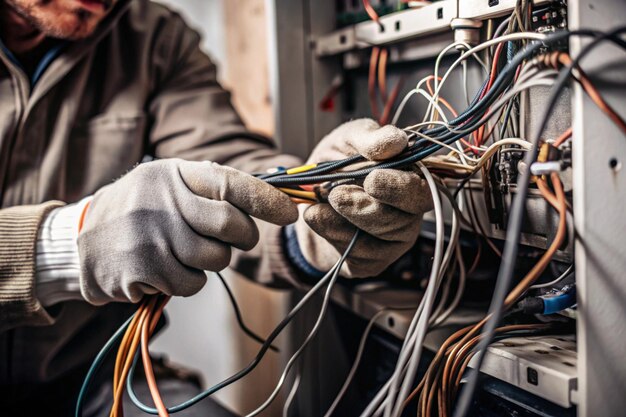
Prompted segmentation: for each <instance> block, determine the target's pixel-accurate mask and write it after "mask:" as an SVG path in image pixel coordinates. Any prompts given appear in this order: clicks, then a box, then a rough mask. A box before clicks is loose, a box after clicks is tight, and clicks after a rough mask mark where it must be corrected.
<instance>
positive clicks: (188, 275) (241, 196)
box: [78, 159, 298, 304]
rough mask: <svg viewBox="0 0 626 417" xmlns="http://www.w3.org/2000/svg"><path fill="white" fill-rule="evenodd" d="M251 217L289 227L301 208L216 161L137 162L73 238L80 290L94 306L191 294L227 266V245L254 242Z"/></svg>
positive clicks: (96, 202) (99, 198)
mask: <svg viewBox="0 0 626 417" xmlns="http://www.w3.org/2000/svg"><path fill="white" fill-rule="evenodd" d="M250 216H254V217H256V218H258V219H261V220H265V221H268V222H271V223H274V224H277V225H286V224H289V223H292V222H294V221H295V220H296V218H297V216H298V211H297V209H296V206H295V205H294V204H293V203H292V202H291V201H290V200H289V198H288V197H287V195H285V194H283V193H282V192H280V191H278V190H276V189H275V188H273V187H272V186H270V185H268V184H266V183H264V182H263V181H261V180H259V179H256V178H254V177H252V176H250V175H248V174H245V173H243V172H240V171H237V170H235V169H232V168H228V167H224V166H221V165H218V164H216V163H213V162H189V161H183V160H180V159H164V160H160V161H155V162H149V163H145V164H141V165H139V166H138V167H136V168H135V169H133V170H132V171H131V172H129V173H128V174H127V175H125V176H124V177H122V178H121V179H120V180H118V181H117V182H115V183H113V184H111V185H108V186H106V187H103V188H102V189H101V190H99V191H98V192H97V193H96V194H95V196H94V198H93V200H92V202H91V205H90V206H89V208H88V209H87V212H86V216H85V220H84V223H83V228H82V230H81V232H80V234H79V236H78V253H79V258H80V266H81V274H80V284H81V293H82V295H83V297H84V298H85V299H86V300H87V301H89V302H90V303H92V304H103V303H106V302H109V301H131V302H137V301H139V300H140V299H141V298H142V296H143V295H144V294H154V293H157V292H162V293H165V294H168V295H179V296H189V295H192V294H194V293H196V292H197V291H199V290H200V289H201V288H202V286H203V285H204V283H205V281H206V276H205V274H204V272H203V271H204V270H209V271H219V270H221V269H223V268H225V267H226V266H228V263H229V261H230V257H231V246H234V247H236V248H239V249H242V250H250V249H252V248H253V247H254V246H255V245H256V243H257V242H258V240H259V231H258V229H257V226H256V225H255V223H254V221H253V220H252V218H251V217H250Z"/></svg>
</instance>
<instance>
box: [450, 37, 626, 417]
mask: <svg viewBox="0 0 626 417" xmlns="http://www.w3.org/2000/svg"><path fill="white" fill-rule="evenodd" d="M624 31H626V27H622V28H618V29H615V30H613V31H611V32H609V33H606V34H605V33H599V32H595V31H588V30H580V31H575V32H568V36H572V35H580V36H599V38H598V39H596V40H594V41H593V42H591V43H590V44H589V45H587V46H586V47H585V48H584V49H583V50H582V51H581V52H580V54H579V55H578V57H577V58H576V59H575V60H574V61H573V62H572V64H573V65H576V63H577V62H579V61H580V59H581V58H582V57H583V56H584V55H586V54H587V53H589V51H591V49H593V48H594V47H595V46H597V45H598V44H599V43H600V42H601V41H602V40H604V39H611V40H613V41H614V42H615V38H616V35H617V34H619V33H622V32H624ZM617 39H619V38H617ZM615 43H617V44H620V42H615ZM622 43H623V42H622ZM570 73H571V68H569V69H564V70H562V71H561V74H559V78H558V82H557V83H555V85H554V87H553V88H552V90H551V95H550V99H549V100H548V101H547V107H546V110H545V111H544V113H543V117H542V120H541V123H540V124H539V125H538V127H537V129H536V130H535V132H533V135H532V136H531V140H530V143H531V144H532V150H529V151H528V152H526V155H525V157H524V163H525V164H526V167H527V169H526V170H524V171H522V172H521V174H520V175H519V176H518V181H517V188H516V196H515V198H514V200H513V203H512V208H511V214H510V217H509V223H508V225H507V234H506V241H505V244H504V250H503V253H502V262H501V264H500V269H499V271H498V278H497V281H496V288H495V290H494V294H493V297H492V299H491V305H490V307H489V314H490V316H491V317H490V318H489V320H488V321H487V323H486V324H485V327H484V329H483V331H482V332H481V340H480V343H479V345H478V347H477V348H476V352H477V355H476V359H475V360H476V363H475V366H474V368H473V369H472V370H470V371H469V373H468V378H467V382H466V383H465V384H464V386H463V388H462V390H461V394H460V397H459V400H458V402H457V406H456V408H455V410H454V417H465V416H466V415H467V413H468V412H469V410H470V406H471V404H472V401H473V398H474V392H475V391H476V387H477V385H478V377H479V374H480V371H479V370H480V368H481V366H482V364H483V361H484V359H485V352H486V351H487V347H488V346H489V344H490V343H491V341H492V340H493V336H494V334H495V329H496V327H497V326H498V324H499V322H500V320H501V319H502V315H503V309H504V300H505V298H506V295H507V292H508V290H509V287H510V286H511V283H512V281H513V275H514V272H515V260H516V259H517V251H518V248H519V241H520V236H521V227H522V222H523V219H524V211H525V210H524V206H525V202H526V195H527V194H528V186H529V180H530V165H531V164H532V163H533V162H534V160H535V157H536V153H537V145H538V143H539V138H540V136H541V134H542V132H543V130H544V129H545V126H546V125H547V122H548V117H549V115H550V114H551V113H552V110H553V108H554V106H555V104H556V98H558V94H559V92H560V90H561V88H562V87H563V86H564V85H565V81H566V80H567V78H568V77H569V75H570Z"/></svg>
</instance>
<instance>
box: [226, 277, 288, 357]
mask: <svg viewBox="0 0 626 417" xmlns="http://www.w3.org/2000/svg"><path fill="white" fill-rule="evenodd" d="M215 274H216V275H217V277H218V278H219V279H220V281H222V285H223V286H224V288H225V289H226V292H227V293H228V298H230V303H231V304H232V306H233V310H234V311H235V317H236V318H237V323H238V324H239V327H240V328H241V330H243V332H244V333H245V334H247V335H248V337H250V338H251V339H253V340H255V341H256V342H258V343H260V344H263V343H265V342H266V340H265V339H263V338H262V337H261V336H259V335H257V334H256V333H254V332H253V331H252V330H250V328H249V327H248V326H246V324H245V323H244V322H243V317H242V316H241V310H240V309H239V304H238V303H237V299H236V298H235V295H234V294H233V292H232V290H231V289H230V286H229V285H228V283H227V282H226V280H225V279H224V277H223V276H222V274H220V273H219V272H215ZM270 350H271V351H274V352H280V350H279V349H278V348H277V347H276V346H274V345H270Z"/></svg>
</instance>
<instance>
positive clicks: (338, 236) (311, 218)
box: [303, 203, 356, 249]
mask: <svg viewBox="0 0 626 417" xmlns="http://www.w3.org/2000/svg"><path fill="white" fill-rule="evenodd" d="M303 217H304V221H305V222H306V224H307V225H308V226H309V227H310V228H311V229H312V230H313V231H314V232H315V233H317V234H318V235H320V236H321V237H323V238H324V239H326V240H328V241H329V242H330V243H332V244H333V246H335V247H337V246H336V244H337V243H340V242H345V246H346V247H347V246H348V242H350V240H351V239H352V236H353V235H354V233H355V232H356V227H355V226H354V225H353V224H351V223H350V222H349V221H348V220H346V219H345V218H343V217H342V216H341V215H340V214H339V213H337V212H336V211H335V210H334V209H333V208H332V207H331V206H330V204H325V203H322V204H315V205H312V206H309V207H308V208H307V209H306V210H305V211H304V215H303ZM344 249H345V248H344Z"/></svg>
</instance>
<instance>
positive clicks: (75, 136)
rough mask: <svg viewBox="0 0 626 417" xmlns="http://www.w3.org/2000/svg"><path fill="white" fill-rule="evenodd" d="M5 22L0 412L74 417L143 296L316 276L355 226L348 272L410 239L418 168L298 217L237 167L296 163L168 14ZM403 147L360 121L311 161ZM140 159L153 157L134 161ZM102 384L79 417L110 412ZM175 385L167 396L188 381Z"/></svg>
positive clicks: (91, 13) (2, 10)
mask: <svg viewBox="0 0 626 417" xmlns="http://www.w3.org/2000/svg"><path fill="white" fill-rule="evenodd" d="M0 19H1V24H0V39H1V40H2V45H1V48H0V199H1V200H0V201H1V203H2V204H1V207H2V209H0V332H1V333H0V406H1V407H2V408H1V410H2V415H7V416H13V415H28V416H34V415H46V416H55V415H70V414H72V408H73V405H74V402H75V398H76V395H77V392H78V388H79V385H80V382H81V381H82V379H83V377H84V375H85V370H86V367H87V366H88V364H89V363H90V361H91V360H92V359H93V357H94V355H95V353H96V352H97V351H98V350H99V348H100V347H101V346H102V345H103V343H104V342H105V341H106V339H107V338H108V337H110V335H111V334H112V333H113V331H114V329H116V328H117V327H118V326H119V325H120V324H121V323H122V322H123V321H124V320H125V319H126V318H127V317H128V316H129V314H130V313H131V311H132V310H133V309H134V306H133V305H132V304H131V303H130V302H137V301H139V300H140V299H141V298H142V297H143V295H144V294H154V293H158V292H163V293H166V294H170V295H175V296H189V295H192V294H194V293H195V292H197V291H198V290H200V288H201V287H202V286H203V284H204V283H205V281H206V275H205V273H204V271H205V270H210V271H218V270H220V269H223V268H224V267H226V266H228V265H229V264H230V266H231V267H233V268H235V269H236V270H238V271H239V272H241V273H243V274H245V275H246V276H248V277H250V278H251V279H256V280H258V281H261V282H270V281H275V280H283V281H291V282H294V283H296V282H298V278H299V277H305V278H307V279H309V280H314V279H316V278H318V277H319V276H320V274H322V273H323V272H324V271H325V270H327V269H328V268H330V266H331V265H332V264H333V263H334V262H335V261H336V260H337V258H338V257H339V253H340V252H341V251H343V249H344V248H345V247H346V246H347V244H348V242H349V240H350V238H351V237H352V234H353V233H354V230H355V226H356V227H358V228H360V229H362V230H363V231H364V232H365V233H363V234H362V237H361V238H360V239H359V241H358V243H357V245H356V247H355V249H354V251H353V253H352V255H351V256H350V258H349V260H348V262H347V263H346V265H345V266H344V269H343V271H342V273H343V275H344V276H347V277H364V276H371V275H376V274H378V273H379V272H381V271H382V270H383V269H385V268H386V267H387V266H388V265H389V264H390V263H391V262H393V261H394V260H395V259H397V258H398V257H399V256H401V255H402V253H403V252H405V251H406V250H407V249H408V248H409V247H410V246H411V245H412V244H413V243H414V241H415V239H416V237H417V233H418V228H419V221H420V218H421V215H422V213H423V212H424V211H425V210H427V209H428V201H427V199H426V198H425V197H424V196H425V195H427V192H426V191H425V188H424V185H423V184H422V182H421V180H420V179H419V178H418V177H417V176H416V175H415V174H414V173H410V172H401V171H395V170H380V171H375V172H374V173H372V174H370V176H368V177H367V179H366V180H365V181H364V184H363V185H344V186H340V187H337V188H335V189H334V190H333V191H332V193H331V194H330V196H329V204H318V205H315V206H311V207H309V208H308V209H307V210H306V211H305V210H304V209H303V208H301V211H303V213H304V214H303V215H302V216H299V218H298V211H297V209H296V206H295V205H294V204H293V203H291V202H290V200H289V199H288V198H287V196H286V195H285V194H283V193H281V192H280V191H278V190H276V189H274V188H272V187H271V186H269V185H267V184H265V183H264V182H262V181H260V180H258V179H256V178H254V177H253V176H251V175H248V174H246V173H255V172H265V171H266V170H267V169H269V168H272V167H276V166H295V165H298V164H300V163H301V161H299V160H298V159H297V158H295V157H293V156H289V155H281V154H279V153H278V152H277V150H276V149H275V148H274V147H273V145H272V143H271V142H269V141H267V140H264V139H263V138H260V137H257V136H256V135H253V134H250V133H249V132H247V131H246V130H245V127H244V126H243V124H242V123H241V121H240V119H239V117H238V116H237V114H236V113H235V111H234V110H233V108H232V106H231V104H230V99H229V95H228V93H227V92H226V91H225V90H223V89H222V88H221V86H220V85H219V84H218V83H217V81H216V68H215V66H214V65H213V64H212V63H211V61H210V60H209V59H208V57H207V56H206V55H204V54H203V53H202V52H201V51H200V49H199V37H198V35H197V34H196V33H195V32H194V31H192V30H190V29H189V28H188V27H187V26H186V24H185V23H184V21H183V20H182V19H181V18H180V17H179V16H178V15H177V14H175V13H173V12H171V11H169V10H168V9H166V8H164V7H163V6H159V5H156V4H153V3H151V2H149V1H148V0H132V1H131V0H118V1H116V0H0ZM406 144H407V137H406V135H405V134H404V133H403V132H402V131H400V130H399V129H396V128H394V127H392V126H385V127H382V128H380V127H379V126H378V125H377V124H376V123H375V122H373V121H371V120H356V121H352V122H348V123H347V124H344V125H342V126H340V127H339V128H337V129H336V130H335V131H334V132H332V133H331V134H330V135H329V136H328V137H326V138H325V139H324V140H322V142H320V144H319V145H318V146H317V148H316V149H315V151H314V152H313V154H312V155H311V157H310V160H311V161H316V162H321V161H324V160H335V159H340V158H344V157H346V156H348V155H353V154H356V153H361V154H362V155H364V156H365V157H367V158H368V159H371V160H377V159H385V158H389V157H392V156H393V155H396V154H398V153H399V152H401V151H402V150H403V149H404V148H405V146H406ZM146 155H148V156H152V157H155V158H158V159H159V160H157V161H153V162H148V163H144V164H141V165H139V166H137V167H136V168H134V169H133V167H135V166H136V165H137V164H138V163H139V162H140V161H141V160H142V159H143V158H144V156H146ZM194 161H204V162H194ZM207 161H212V162H207ZM252 217H254V218H256V220H254V221H253V220H252ZM294 222H295V224H291V223H294ZM287 225H289V226H287ZM79 230H80V231H79ZM259 236H262V242H261V244H259V245H256V243H257V241H258V240H259ZM255 245H256V246H255ZM253 248H254V249H253ZM103 373H106V372H103ZM109 379H110V377H109V375H108V374H107V375H105V376H103V377H102V378H100V380H99V381H98V382H97V383H96V385H95V387H94V388H93V390H92V393H93V395H91V396H90V397H91V398H92V404H91V406H89V407H87V409H86V410H85V414H86V415H89V414H91V415H106V413H107V411H106V406H107V405H108V404H109V401H110V396H109V394H108V393H109V392H110V385H108V384H109ZM170 382H171V385H169V386H170V387H171V389H169V390H168V389H166V390H165V391H166V392H165V400H166V403H174V402H176V401H178V400H183V399H185V397H188V396H191V395H192V394H193V389H195V388H193V387H191V388H190V386H189V385H185V384H184V383H182V382H181V383H180V384H177V383H176V380H175V379H173V380H172V381H170ZM168 395H169V397H168ZM203 407H204V408H203ZM193 410H194V409H192V410H191V411H189V413H190V414H187V415H196V414H194V413H197V415H211V413H214V414H213V415H221V414H219V413H221V411H219V410H217V408H215V406H212V405H210V403H203V405H198V406H197V408H195V410H196V411H193ZM133 413H137V410H136V409H135V408H127V414H128V415H133Z"/></svg>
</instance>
